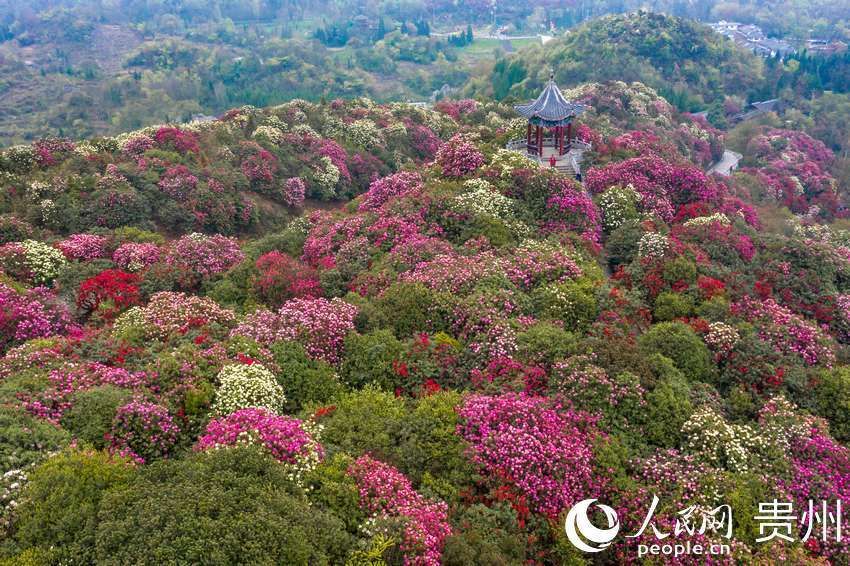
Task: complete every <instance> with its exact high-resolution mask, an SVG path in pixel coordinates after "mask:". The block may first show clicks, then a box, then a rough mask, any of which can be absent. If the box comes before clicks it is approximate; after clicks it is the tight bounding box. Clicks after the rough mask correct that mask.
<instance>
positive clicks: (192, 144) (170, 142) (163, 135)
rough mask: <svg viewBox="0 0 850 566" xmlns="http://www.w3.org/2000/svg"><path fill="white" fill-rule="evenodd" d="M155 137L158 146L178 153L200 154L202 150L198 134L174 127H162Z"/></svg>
mask: <svg viewBox="0 0 850 566" xmlns="http://www.w3.org/2000/svg"><path fill="white" fill-rule="evenodd" d="M153 137H154V140H155V141H156V143H157V145H158V146H160V147H163V148H167V149H174V150H175V151H177V152H178V153H198V152H199V151H200V150H201V148H200V146H199V145H198V135H197V134H195V133H193V132H187V131H185V130H181V129H180V128H175V127H173V126H163V127H161V128H160V129H158V130H157V131H156V133H155V134H154V136H153Z"/></svg>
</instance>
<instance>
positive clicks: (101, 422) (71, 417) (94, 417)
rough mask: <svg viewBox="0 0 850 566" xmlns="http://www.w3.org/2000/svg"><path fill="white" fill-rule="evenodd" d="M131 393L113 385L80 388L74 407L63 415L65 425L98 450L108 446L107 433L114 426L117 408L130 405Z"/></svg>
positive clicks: (74, 400)
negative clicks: (105, 436) (113, 420)
mask: <svg viewBox="0 0 850 566" xmlns="http://www.w3.org/2000/svg"><path fill="white" fill-rule="evenodd" d="M131 397H132V392H131V391H130V390H128V389H122V388H120V387H115V386H112V385H102V386H100V387H95V388H93V389H84V390H82V391H78V392H77V393H76V394H75V395H74V398H73V400H72V404H71V408H70V409H68V411H67V412H66V413H65V414H64V415H63V416H62V426H63V427H64V428H65V429H66V430H67V431H68V432H70V433H71V434H72V435H74V438H77V439H79V440H82V441H83V442H86V443H88V444H90V445H92V446H93V447H95V448H97V449H98V450H100V449H103V448H106V440H105V439H104V435H105V434H106V433H108V432H109V431H110V429H111V428H112V419H113V417H115V411H116V410H117V409H118V407H120V406H122V405H125V404H127V402H128V401H129V400H130V398H131Z"/></svg>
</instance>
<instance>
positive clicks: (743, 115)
mask: <svg viewBox="0 0 850 566" xmlns="http://www.w3.org/2000/svg"><path fill="white" fill-rule="evenodd" d="M781 111H782V101H781V100H779V99H778V98H771V99H770V100H762V101H760V102H753V103H752V104H750V105H749V106H747V107H746V108H745V109H744V110H743V111H741V112H739V113H738V114H735V115H734V116H732V123H733V124H737V123H740V122H746V121H747V120H752V119H753V118H758V117H759V116H762V115H764V114H767V113H768V112H781Z"/></svg>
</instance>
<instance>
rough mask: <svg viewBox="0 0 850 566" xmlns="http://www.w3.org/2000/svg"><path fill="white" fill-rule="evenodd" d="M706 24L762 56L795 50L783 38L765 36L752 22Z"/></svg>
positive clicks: (782, 54)
mask: <svg viewBox="0 0 850 566" xmlns="http://www.w3.org/2000/svg"><path fill="white" fill-rule="evenodd" d="M708 26H709V27H710V28H711V29H713V30H714V31H716V32H717V33H719V34H720V35H723V36H726V37H728V38H729V39H731V40H732V41H733V42H735V44H736V45H738V46H740V47H743V48H744V49H749V50H750V51H752V52H753V53H755V54H756V55H761V56H762V57H774V56H776V55H779V56H781V57H784V56H785V55H790V54H791V53H794V52H795V51H796V50H795V49H794V47H793V46H792V45H791V44H790V43H789V42H787V41H785V40H784V39H776V38H770V37H767V36H766V35H765V34H764V31H762V29H761V28H760V27H759V26H756V25H752V24H741V23H738V22H727V21H720V22H715V23H713V24H708Z"/></svg>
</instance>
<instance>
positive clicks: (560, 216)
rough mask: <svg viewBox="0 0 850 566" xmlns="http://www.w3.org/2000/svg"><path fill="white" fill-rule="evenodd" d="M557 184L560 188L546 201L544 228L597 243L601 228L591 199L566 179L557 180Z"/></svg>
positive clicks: (597, 212) (581, 189)
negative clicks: (578, 235)
mask: <svg viewBox="0 0 850 566" xmlns="http://www.w3.org/2000/svg"><path fill="white" fill-rule="evenodd" d="M559 184H560V187H559V188H557V189H556V190H555V191H553V194H552V196H550V197H549V199H548V200H547V201H546V209H547V221H546V227H547V228H548V229H550V230H552V229H556V230H568V231H571V232H578V233H579V234H581V235H582V237H584V238H585V239H586V240H588V241H590V242H599V238H600V237H601V235H602V227H601V225H600V218H599V211H598V210H597V209H596V205H595V204H594V203H593V199H591V198H590V195H589V194H587V193H586V192H585V191H584V189H583V188H582V187H581V186H579V185H578V184H576V183H575V182H573V181H572V180H570V179H567V178H566V177H563V178H561V179H559Z"/></svg>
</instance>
